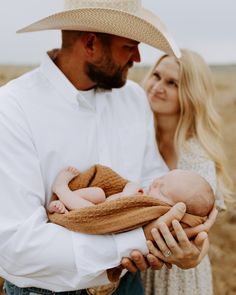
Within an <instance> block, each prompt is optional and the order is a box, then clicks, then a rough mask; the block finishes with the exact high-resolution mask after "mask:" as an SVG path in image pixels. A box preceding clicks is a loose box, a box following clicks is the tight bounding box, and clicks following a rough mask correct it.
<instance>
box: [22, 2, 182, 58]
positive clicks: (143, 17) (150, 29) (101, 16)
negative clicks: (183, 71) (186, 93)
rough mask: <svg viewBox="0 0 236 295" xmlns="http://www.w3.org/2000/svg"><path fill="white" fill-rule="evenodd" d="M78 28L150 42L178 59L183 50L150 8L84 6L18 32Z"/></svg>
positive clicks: (79, 29)
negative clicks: (129, 9) (129, 10)
mask: <svg viewBox="0 0 236 295" xmlns="http://www.w3.org/2000/svg"><path fill="white" fill-rule="evenodd" d="M42 30H76V31H88V32H101V33H107V34H113V35H117V36H121V37H125V38H129V39H133V40H136V41H138V42H143V43H146V44H148V45H150V46H152V47H155V48H157V49H160V50H162V51H164V52H166V53H167V54H170V55H175V56H176V57H177V58H179V57H180V56H181V53H180V51H179V49H178V47H177V46H176V44H175V42H174V40H173V39H172V38H171V36H170V35H169V34H168V32H167V31H166V28H165V26H164V25H163V23H161V21H160V20H159V19H158V17H157V16H156V15H154V14H152V13H151V12H150V11H148V10H146V9H144V8H143V9H141V10H140V11H139V13H138V14H131V13H127V12H124V11H120V10H115V9H106V8H80V9H73V10H66V11H63V12H59V13H56V14H53V15H50V16H48V17H46V18H43V19H41V20H39V21H37V22H35V23H32V24H31V25H29V26H27V27H24V28H22V29H20V30H18V31H17V33H24V32H35V31H42Z"/></svg>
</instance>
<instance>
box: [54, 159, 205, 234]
mask: <svg viewBox="0 0 236 295" xmlns="http://www.w3.org/2000/svg"><path fill="white" fill-rule="evenodd" d="M127 182H128V180H126V179H124V178H122V177H121V176H120V175H118V174H117V173H116V172H114V171H113V170H112V169H110V168H108V167H105V166H102V165H95V166H92V167H91V168H89V169H88V170H86V171H85V172H82V173H80V174H79V175H78V176H76V177H75V178H74V179H73V180H72V181H71V182H70V183H69V188H70V189H71V190H72V191H73V190H77V189H81V188H86V187H100V188H102V189H103V190H104V192H105V195H106V197H109V196H111V195H113V194H116V193H119V192H121V191H122V190H123V188H124V186H125V185H126V184H127ZM169 209H170V206H169V205H166V204H165V203H163V202H160V201H159V200H157V199H156V198H153V197H149V196H145V195H132V196H127V197H122V198H120V199H116V200H111V201H107V202H103V203H100V204H98V205H96V206H91V207H86V208H82V209H78V210H71V211H69V212H66V213H64V214H59V213H52V214H49V219H50V221H51V222H53V223H56V224H59V225H61V226H64V227H66V228H68V229H69V230H73V231H78V232H81V233H87V234H110V233H118V232H124V231H128V230H131V229H134V228H137V227H140V226H144V225H145V224H147V223H149V222H151V221H152V220H155V219H157V218H159V217H160V216H162V215H163V214H165V213H166V212H167V211H168V210H169ZM205 220H206V218H205V217H199V216H195V215H191V214H187V213H186V214H185V216H184V218H183V219H182V220H181V222H182V223H183V225H184V226H185V227H186V226H191V227H192V226H196V225H198V224H201V223H202V222H203V221H205Z"/></svg>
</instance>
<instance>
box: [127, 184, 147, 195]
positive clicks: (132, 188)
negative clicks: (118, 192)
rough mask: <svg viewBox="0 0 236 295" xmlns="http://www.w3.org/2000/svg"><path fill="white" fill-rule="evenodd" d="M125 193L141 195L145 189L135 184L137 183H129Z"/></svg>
mask: <svg viewBox="0 0 236 295" xmlns="http://www.w3.org/2000/svg"><path fill="white" fill-rule="evenodd" d="M123 192H124V193H125V194H127V195H128V194H130V195H132V194H139V193H140V194H141V193H143V189H142V188H141V186H140V185H139V184H138V183H135V182H128V183H127V184H126V185H125V187H124V190H123Z"/></svg>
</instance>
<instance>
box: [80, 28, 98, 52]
mask: <svg viewBox="0 0 236 295" xmlns="http://www.w3.org/2000/svg"><path fill="white" fill-rule="evenodd" d="M82 42H83V46H84V50H85V51H86V53H87V54H88V55H89V56H93V55H94V53H95V52H96V50H97V47H98V38H97V36H96V35H95V34H94V33H87V34H85V35H84V36H83V38H82Z"/></svg>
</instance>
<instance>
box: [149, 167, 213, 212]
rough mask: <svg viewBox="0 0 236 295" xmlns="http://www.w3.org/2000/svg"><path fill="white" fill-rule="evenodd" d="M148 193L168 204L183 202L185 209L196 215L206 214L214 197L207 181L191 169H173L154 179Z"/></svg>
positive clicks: (211, 205)
mask: <svg viewBox="0 0 236 295" xmlns="http://www.w3.org/2000/svg"><path fill="white" fill-rule="evenodd" d="M148 195H150V196H152V197H155V198H157V199H158V200H160V201H162V202H165V203H167V204H169V205H171V206H172V205H174V204H176V203H177V202H183V203H185V205H186V209H187V210H186V211H187V212H188V213H190V214H194V215H198V216H207V215H208V214H209V212H210V211H211V209H212V207H213V205H214V202H215V198H214V192H213V190H212V188H211V186H210V185H209V183H208V182H207V181H206V180H205V179H204V178H203V177H201V176H200V175H199V174H197V173H195V172H193V171H187V170H180V169H174V170H171V171H170V172H169V173H167V174H166V175H164V176H162V177H160V178H157V179H155V180H154V181H153V182H152V183H151V185H150V187H149V191H148Z"/></svg>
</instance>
